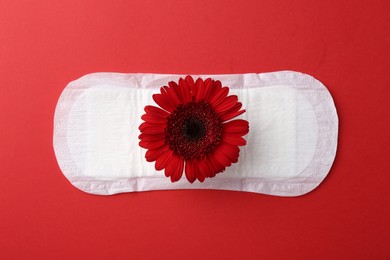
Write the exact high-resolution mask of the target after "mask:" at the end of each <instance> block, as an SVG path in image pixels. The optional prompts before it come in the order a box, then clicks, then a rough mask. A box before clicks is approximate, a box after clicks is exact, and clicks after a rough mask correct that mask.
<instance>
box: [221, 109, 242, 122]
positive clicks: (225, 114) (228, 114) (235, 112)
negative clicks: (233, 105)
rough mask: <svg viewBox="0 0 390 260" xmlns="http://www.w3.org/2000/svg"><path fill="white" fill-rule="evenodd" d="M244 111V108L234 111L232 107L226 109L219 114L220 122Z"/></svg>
mask: <svg viewBox="0 0 390 260" xmlns="http://www.w3.org/2000/svg"><path fill="white" fill-rule="evenodd" d="M243 113H245V109H243V110H240V111H234V110H233V109H232V110H230V111H226V112H225V113H224V114H223V115H221V120H222V122H225V121H228V120H230V119H233V118H235V117H236V116H239V115H241V114H243Z"/></svg>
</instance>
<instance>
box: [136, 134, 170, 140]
mask: <svg viewBox="0 0 390 260" xmlns="http://www.w3.org/2000/svg"><path fill="white" fill-rule="evenodd" d="M138 139H140V140H146V141H156V140H160V139H163V140H165V133H159V134H145V133H142V134H140V135H139V136H138Z"/></svg>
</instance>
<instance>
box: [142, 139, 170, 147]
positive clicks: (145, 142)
mask: <svg viewBox="0 0 390 260" xmlns="http://www.w3.org/2000/svg"><path fill="white" fill-rule="evenodd" d="M164 145H165V140H164V139H159V140H153V141H150V140H145V139H143V140H141V141H140V142H139V146H141V147H142V148H145V149H157V148H160V147H162V146H164Z"/></svg>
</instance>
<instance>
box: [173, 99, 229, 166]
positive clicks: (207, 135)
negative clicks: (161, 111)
mask: <svg viewBox="0 0 390 260" xmlns="http://www.w3.org/2000/svg"><path fill="white" fill-rule="evenodd" d="M165 133H166V135H165V143H166V144H168V145H169V147H170V149H171V150H172V151H173V152H174V154H176V155H179V156H182V157H183V158H184V159H187V160H188V159H200V158H203V157H204V156H205V155H207V154H208V153H211V152H212V151H214V149H215V148H216V147H217V146H218V144H219V143H220V140H221V137H222V120H221V119H220V118H219V117H218V115H217V114H216V113H215V112H214V110H213V109H212V108H211V106H210V104H209V103H208V102H203V101H201V102H189V103H187V104H185V105H179V106H177V108H176V109H175V111H173V113H172V114H170V115H169V117H168V123H167V127H166V128H165Z"/></svg>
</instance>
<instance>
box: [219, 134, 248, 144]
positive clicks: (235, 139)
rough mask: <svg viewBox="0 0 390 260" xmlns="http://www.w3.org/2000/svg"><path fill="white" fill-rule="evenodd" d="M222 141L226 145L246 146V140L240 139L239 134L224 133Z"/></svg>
mask: <svg viewBox="0 0 390 260" xmlns="http://www.w3.org/2000/svg"><path fill="white" fill-rule="evenodd" d="M222 139H223V141H224V142H226V143H228V144H232V145H238V146H243V145H246V140H245V139H244V138H242V137H241V135H240V134H231V133H226V134H224V135H223V137H222Z"/></svg>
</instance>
